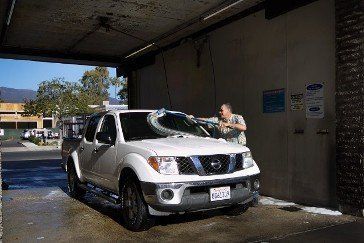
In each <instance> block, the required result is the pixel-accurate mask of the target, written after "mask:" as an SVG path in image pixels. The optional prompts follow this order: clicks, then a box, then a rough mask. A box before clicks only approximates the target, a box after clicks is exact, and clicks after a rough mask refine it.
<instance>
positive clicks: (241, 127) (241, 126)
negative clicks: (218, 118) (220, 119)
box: [222, 115, 247, 132]
mask: <svg viewBox="0 0 364 243" xmlns="http://www.w3.org/2000/svg"><path fill="white" fill-rule="evenodd" d="M222 126H225V127H229V128H232V129H235V130H238V131H239V132H243V131H246V129H247V127H246V123H245V120H244V118H243V117H242V116H240V115H239V116H237V123H228V122H224V123H222Z"/></svg>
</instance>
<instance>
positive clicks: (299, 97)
mask: <svg viewBox="0 0 364 243" xmlns="http://www.w3.org/2000/svg"><path fill="white" fill-rule="evenodd" d="M303 107H304V102H303V93H299V94H291V111H303Z"/></svg>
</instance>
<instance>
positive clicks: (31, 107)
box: [24, 78, 91, 121]
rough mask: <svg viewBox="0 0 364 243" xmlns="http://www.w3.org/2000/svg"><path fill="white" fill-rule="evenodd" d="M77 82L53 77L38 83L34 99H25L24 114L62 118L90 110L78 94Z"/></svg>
mask: <svg viewBox="0 0 364 243" xmlns="http://www.w3.org/2000/svg"><path fill="white" fill-rule="evenodd" d="M79 93H80V86H79V84H77V83H71V82H68V81H65V80H64V78H53V79H52V80H49V81H43V82H42V83H40V85H39V87H38V91H37V96H36V99H35V100H25V105H24V115H25V116H52V115H53V116H55V117H56V118H57V119H58V120H61V121H62V120H63V118H64V117H66V116H74V115H81V114H85V113H89V112H91V109H90V108H89V107H88V105H87V102H86V101H84V100H83V99H82V98H81V97H82V96H80V94H79Z"/></svg>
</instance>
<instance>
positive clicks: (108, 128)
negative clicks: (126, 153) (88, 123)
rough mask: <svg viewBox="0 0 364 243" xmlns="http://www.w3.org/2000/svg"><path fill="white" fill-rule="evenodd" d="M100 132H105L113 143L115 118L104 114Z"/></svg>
mask: <svg viewBox="0 0 364 243" xmlns="http://www.w3.org/2000/svg"><path fill="white" fill-rule="evenodd" d="M100 132H105V133H107V134H109V135H110V137H111V141H112V143H113V144H114V143H115V140H116V125H115V118H114V116H111V115H106V116H105V118H104V121H103V123H102V126H101V129H100Z"/></svg>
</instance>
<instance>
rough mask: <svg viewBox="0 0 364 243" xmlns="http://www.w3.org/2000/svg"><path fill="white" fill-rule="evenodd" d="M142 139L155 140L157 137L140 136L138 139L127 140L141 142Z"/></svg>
mask: <svg viewBox="0 0 364 243" xmlns="http://www.w3.org/2000/svg"><path fill="white" fill-rule="evenodd" d="M143 139H157V137H153V136H149V137H148V136H140V137H132V138H130V139H129V141H135V140H143Z"/></svg>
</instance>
